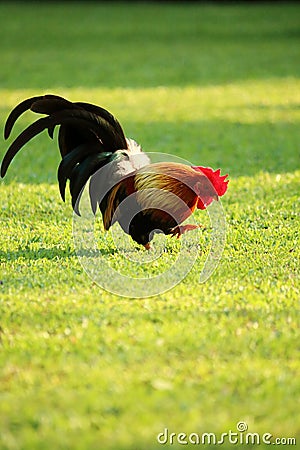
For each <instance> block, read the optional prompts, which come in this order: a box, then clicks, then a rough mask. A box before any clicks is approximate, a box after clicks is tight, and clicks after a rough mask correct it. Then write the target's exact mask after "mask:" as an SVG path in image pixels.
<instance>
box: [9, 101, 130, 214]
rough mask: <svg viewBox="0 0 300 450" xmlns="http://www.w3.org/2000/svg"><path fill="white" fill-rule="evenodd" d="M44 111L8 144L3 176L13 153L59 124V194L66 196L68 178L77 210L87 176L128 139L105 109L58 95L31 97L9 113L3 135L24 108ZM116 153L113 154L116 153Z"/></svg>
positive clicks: (125, 147) (74, 207) (105, 162)
mask: <svg viewBox="0 0 300 450" xmlns="http://www.w3.org/2000/svg"><path fill="white" fill-rule="evenodd" d="M28 110H31V111H32V112H35V113H38V114H45V115H46V116H45V117H42V118H39V119H38V120H36V121H35V122H33V123H32V124H31V125H29V126H28V127H27V128H26V129H25V130H23V131H22V132H21V133H20V134H19V135H18V136H17V137H16V139H15V140H14V141H13V142H12V143H11V145H10V146H9V148H8V150H7V152H6V154H5V156H4V158H3V161H2V165H1V176H2V177H4V176H5V174H6V172H7V169H8V167H9V165H10V163H11V162H12V160H13V158H14V157H15V155H16V154H17V153H18V152H19V150H21V148H22V147H23V146H24V145H25V144H27V143H28V142H29V141H30V140H31V139H33V138H34V137H35V136H37V135H38V134H39V133H41V132H42V131H44V130H47V131H48V134H49V136H50V137H51V138H53V136H54V131H55V128H56V127H57V126H59V133H58V144H59V149H60V153H61V156H62V161H61V163H60V165H59V167H58V182H59V189H60V194H61V197H62V199H63V200H65V189H66V183H67V180H68V179H69V180H70V193H71V197H72V206H73V209H74V211H75V212H76V213H77V214H79V208H78V204H79V199H80V193H81V191H82V189H83V187H84V186H85V184H86V182H87V181H88V179H89V178H90V177H91V176H92V175H93V174H94V173H95V172H96V171H97V170H98V169H99V168H100V167H102V166H104V165H105V164H107V163H108V162H109V161H110V160H111V159H112V158H114V152H116V151H117V150H121V149H127V141H126V137H125V135H124V132H123V130H122V127H121V125H120V123H119V122H118V120H117V119H116V118H115V117H114V116H113V115H112V114H111V113H110V112H108V111H107V110H106V109H104V108H101V107H100V106H97V105H93V104H90V103H84V102H74V103H72V102H70V101H69V100H66V99H64V98H63V97H59V96H57V95H52V94H48V95H42V96H36V97H31V98H29V99H26V100H24V101H23V102H21V103H20V104H19V105H17V106H16V107H15V108H14V109H13V110H12V111H11V113H10V114H9V116H8V118H7V121H6V124H5V128H4V137H5V139H8V137H9V136H10V134H11V131H12V129H13V127H14V124H15V122H16V121H17V119H18V118H19V117H20V116H21V115H22V114H23V113H25V112H26V111H28ZM115 155H116V154H115Z"/></svg>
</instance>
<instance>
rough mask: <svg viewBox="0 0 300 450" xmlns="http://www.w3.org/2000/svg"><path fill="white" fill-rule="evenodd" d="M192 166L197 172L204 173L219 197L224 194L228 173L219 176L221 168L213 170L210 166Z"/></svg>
mask: <svg viewBox="0 0 300 450" xmlns="http://www.w3.org/2000/svg"><path fill="white" fill-rule="evenodd" d="M192 168H193V169H194V170H196V171H197V172H202V173H204V175H205V176H207V178H208V179H209V180H210V182H211V183H212V185H213V187H214V188H215V190H216V192H217V194H218V196H219V197H221V196H222V195H224V194H225V192H226V191H227V187H228V183H229V180H227V181H225V179H226V178H227V177H228V174H227V175H223V176H221V169H217V170H215V171H214V170H213V169H211V168H210V167H201V166H192Z"/></svg>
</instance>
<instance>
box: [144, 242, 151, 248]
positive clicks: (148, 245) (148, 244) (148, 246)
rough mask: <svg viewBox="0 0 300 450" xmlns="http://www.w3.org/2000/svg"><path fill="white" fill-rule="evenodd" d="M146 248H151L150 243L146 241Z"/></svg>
mask: <svg viewBox="0 0 300 450" xmlns="http://www.w3.org/2000/svg"><path fill="white" fill-rule="evenodd" d="M144 247H145V249H146V250H150V249H151V245H150V242H148V243H147V244H145V245H144Z"/></svg>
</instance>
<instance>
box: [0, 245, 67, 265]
mask: <svg viewBox="0 0 300 450" xmlns="http://www.w3.org/2000/svg"><path fill="white" fill-rule="evenodd" d="M73 257H75V258H76V253H75V251H74V250H70V249H59V248H57V247H51V248H43V247H42V248H39V249H37V250H32V249H30V248H28V247H27V246H25V247H24V248H19V249H18V250H15V251H7V252H5V251H3V250H0V261H3V262H4V261H6V262H7V261H17V260H19V259H20V260H22V259H24V260H38V259H49V260H55V259H56V260H61V259H64V260H65V259H71V258H73Z"/></svg>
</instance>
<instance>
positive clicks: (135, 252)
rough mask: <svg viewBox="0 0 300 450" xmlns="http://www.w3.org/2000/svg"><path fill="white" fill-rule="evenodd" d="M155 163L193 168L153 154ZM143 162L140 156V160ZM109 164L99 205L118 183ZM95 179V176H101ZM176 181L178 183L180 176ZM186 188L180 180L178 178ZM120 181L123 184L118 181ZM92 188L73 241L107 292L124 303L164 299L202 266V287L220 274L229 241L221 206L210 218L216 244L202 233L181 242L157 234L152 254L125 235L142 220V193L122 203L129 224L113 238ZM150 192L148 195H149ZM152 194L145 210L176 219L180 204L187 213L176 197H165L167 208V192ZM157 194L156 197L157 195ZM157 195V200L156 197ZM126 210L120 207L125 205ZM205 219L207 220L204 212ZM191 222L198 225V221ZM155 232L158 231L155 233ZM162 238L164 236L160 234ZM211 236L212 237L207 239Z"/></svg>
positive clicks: (114, 229)
mask: <svg viewBox="0 0 300 450" xmlns="http://www.w3.org/2000/svg"><path fill="white" fill-rule="evenodd" d="M146 155H147V156H149V158H150V159H151V162H152V163H154V162H176V163H181V164H186V165H189V166H192V163H190V162H189V161H186V160H183V159H181V158H178V157H175V156H172V155H167V154H162V153H147V154H146ZM137 157H138V155H137ZM110 164H112V163H109V164H107V165H105V166H104V167H103V168H101V169H100V170H99V171H98V172H97V173H96V174H95V175H96V177H97V178H96V183H94V185H96V186H97V192H96V195H97V201H98V202H99V203H100V201H101V200H102V199H103V198H104V197H105V195H106V194H107V193H108V192H109V191H110V189H112V188H113V187H114V185H115V184H116V183H117V181H115V180H114V179H113V176H112V168H113V167H112V166H110ZM95 175H94V176H95ZM174 178H177V177H176V176H174ZM178 180H179V181H180V182H182V180H180V179H179V178H178ZM118 181H119V180H118ZM88 191H89V189H88V183H87V185H86V186H85V188H84V189H83V191H82V195H81V199H80V214H81V215H80V216H77V215H76V214H74V216H73V237H74V244H75V249H76V253H77V256H78V258H79V261H80V263H81V265H82V266H83V268H84V270H85V271H86V273H87V274H88V275H89V277H90V278H91V279H92V280H93V281H94V282H96V283H97V284H98V285H99V286H100V287H102V288H103V289H105V290H107V291H109V292H111V293H113V294H116V295H119V296H123V297H132V298H146V297H151V296H154V295H158V294H162V293H163V292H166V291H168V290H170V289H172V288H173V287H174V286H176V285H177V284H178V283H180V282H181V281H182V280H183V279H184V278H185V277H186V276H187V275H188V273H189V272H190V271H191V270H192V268H193V266H194V265H195V264H196V263H197V264H199V282H200V283H203V282H205V281H206V280H207V279H208V278H209V277H210V276H211V274H212V273H213V271H214V270H215V269H216V267H217V265H218V263H219V261H220V258H221V256H222V253H223V249H224V245H225V238H226V222H225V214H224V210H223V207H222V204H221V201H218V202H213V203H212V204H211V205H210V206H209V207H208V208H207V209H206V211H207V213H208V215H209V218H210V239H209V242H207V239H202V241H203V242H202V241H201V245H199V241H200V238H201V237H202V236H203V231H202V230H201V228H200V229H199V228H197V229H195V230H194V231H193V232H189V233H186V234H183V235H182V236H181V238H180V239H179V240H177V239H174V238H173V239H170V237H166V236H165V235H164V234H161V233H160V234H155V238H154V240H153V241H152V242H153V244H152V243H151V245H152V249H151V250H150V251H146V250H144V249H143V248H142V247H140V246H137V244H136V243H135V242H134V241H133V240H132V239H131V237H130V236H129V235H128V234H126V233H125V232H124V230H125V231H127V232H128V231H129V226H130V223H131V221H132V219H133V218H134V217H135V215H136V214H138V213H139V212H141V210H142V209H141V207H140V206H139V202H138V201H137V200H138V195H139V194H138V193H134V194H132V195H130V196H128V197H126V198H125V199H124V200H123V202H124V203H123V202H122V211H126V224H125V225H124V223H122V228H123V229H122V228H121V227H120V226H119V224H118V223H116V224H114V225H113V226H112V228H111V229H110V230H109V232H104V230H103V228H102V229H101V219H100V217H99V214H98V213H96V215H94V214H93V211H92V208H91V201H92V202H93V200H91V199H90V195H89V194H90V193H91V189H90V192H88ZM145 191H147V189H146V190H144V192H145ZM153 191H156V189H155V190H153V189H151V195H150V196H149V198H151V203H150V204H149V202H148V203H147V207H146V208H145V209H150V208H154V209H160V210H162V211H164V212H166V213H168V214H169V215H170V216H172V217H173V218H174V220H175V221H176V217H175V215H174V214H175V213H174V210H173V209H172V208H171V205H174V203H176V205H177V207H179V208H180V209H181V210H184V209H187V208H188V207H187V205H186V204H185V203H184V202H183V201H182V200H181V199H180V198H179V197H177V196H175V195H174V194H172V193H171V192H166V191H163V195H164V201H163V206H162V203H161V197H162V196H161V195H159V194H161V191H160V190H159V189H157V193H156V192H153ZM153 194H154V195H153ZM156 194H157V195H156ZM119 207H120V205H119ZM118 213H119V210H118V209H117V210H116V211H115V215H114V217H113V218H112V223H114V221H117V220H118V217H119V216H118ZM202 214H205V212H203V213H202ZM189 222H190V223H192V224H194V225H196V222H195V219H194V217H193V216H191V217H190V218H189ZM153 231H154V230H153ZM156 232H159V230H156ZM206 236H207V234H206Z"/></svg>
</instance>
